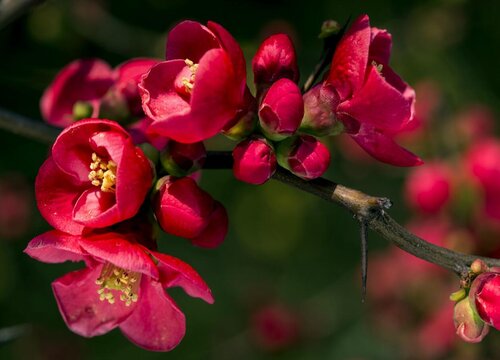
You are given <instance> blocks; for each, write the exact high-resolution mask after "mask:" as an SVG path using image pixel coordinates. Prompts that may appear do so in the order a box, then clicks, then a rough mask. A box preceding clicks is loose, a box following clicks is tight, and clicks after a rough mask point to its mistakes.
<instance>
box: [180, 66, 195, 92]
mask: <svg viewBox="0 0 500 360" xmlns="http://www.w3.org/2000/svg"><path fill="white" fill-rule="evenodd" d="M184 62H185V63H186V65H187V66H188V68H189V71H190V72H191V75H190V76H189V78H187V77H183V78H182V85H184V89H185V91H186V92H187V93H189V94H190V93H191V91H193V87H194V79H195V76H196V70H198V64H195V63H194V62H193V61H192V60H189V59H186V60H184Z"/></svg>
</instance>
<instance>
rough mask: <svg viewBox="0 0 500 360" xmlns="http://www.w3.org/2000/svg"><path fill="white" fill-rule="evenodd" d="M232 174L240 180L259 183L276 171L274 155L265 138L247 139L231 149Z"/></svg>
mask: <svg viewBox="0 0 500 360" xmlns="http://www.w3.org/2000/svg"><path fill="white" fill-rule="evenodd" d="M233 158H234V165H233V174H234V177H235V178H236V179H238V180H240V181H244V182H247V183H250V184H255V185H260V184H263V183H265V182H266V181H267V180H268V179H269V178H270V177H271V176H272V175H273V174H274V172H275V171H276V164H277V163H276V155H275V153H274V149H273V147H272V145H271V144H269V143H268V142H267V141H266V139H262V138H254V139H247V140H245V141H242V142H241V143H239V144H238V145H237V146H236V147H235V148H234V150H233Z"/></svg>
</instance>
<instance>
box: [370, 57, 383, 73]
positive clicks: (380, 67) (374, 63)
mask: <svg viewBox="0 0 500 360" xmlns="http://www.w3.org/2000/svg"><path fill="white" fill-rule="evenodd" d="M372 65H373V66H374V67H375V69H376V70H377V71H378V73H379V74H382V70H383V69H384V65H383V64H377V63H376V62H375V60H372Z"/></svg>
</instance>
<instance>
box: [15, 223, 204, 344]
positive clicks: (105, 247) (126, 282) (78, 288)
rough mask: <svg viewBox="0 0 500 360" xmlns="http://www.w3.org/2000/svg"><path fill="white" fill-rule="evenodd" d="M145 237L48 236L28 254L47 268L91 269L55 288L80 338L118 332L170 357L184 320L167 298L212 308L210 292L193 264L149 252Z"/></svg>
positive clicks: (68, 321)
mask: <svg viewBox="0 0 500 360" xmlns="http://www.w3.org/2000/svg"><path fill="white" fill-rule="evenodd" d="M144 237H145V234H144V232H143V231H141V232H140V233H139V232H133V231H130V230H125V231H121V232H120V231H109V232H108V231H106V232H94V233H89V234H87V235H86V236H72V235H69V234H65V233H62V232H60V231H56V230H53V231H49V232H46V233H44V234H42V235H39V236H37V237H36V238H34V239H33V240H31V242H30V243H29V244H28V247H27V248H26V250H25V252H26V253H27V254H28V255H29V256H31V257H32V258H34V259H37V260H39V261H42V262H47V263H60V262H64V261H84V262H85V264H86V268H85V269H83V270H77V271H73V272H70V273H68V274H66V275H64V276H63V277H61V278H59V279H57V280H55V281H54V282H53V283H52V289H53V291H54V295H55V298H56V301H57V305H58V307H59V311H60V312H61V315H62V317H63V319H64V321H65V322H66V324H67V326H68V327H69V328H70V329H71V330H72V331H73V332H75V333H77V334H79V335H81V336H85V337H93V336H97V335H103V334H105V333H107V332H109V331H111V330H113V329H115V328H117V327H118V328H120V330H121V331H122V333H123V334H124V335H125V336H126V337H127V338H128V339H129V340H130V341H132V342H133V343H134V344H136V345H138V346H140V347H142V348H144V349H147V350H153V351H169V350H171V349H173V348H174V347H175V346H177V344H178V343H179V342H180V341H181V340H182V338H183V336H184V334H185V331H186V323H185V317H184V314H183V313H182V312H181V310H180V309H179V308H178V307H177V305H176V304H175V302H174V301H173V300H172V298H171V297H170V296H169V295H168V294H167V293H166V292H165V290H164V289H168V288H171V287H174V286H180V287H182V288H183V289H184V291H185V292H186V293H187V294H188V295H190V296H192V297H197V298H201V299H203V300H205V301H206V302H208V303H210V304H211V303H213V301H214V299H213V297H212V294H211V292H210V289H209V288H208V286H207V285H206V284H205V282H204V281H203V280H202V279H201V277H200V276H199V275H198V274H197V273H196V271H195V270H193V268H191V267H190V266H189V265H188V264H186V263H184V262H182V261H181V260H179V259H176V258H174V257H172V256H169V255H164V254H160V253H158V252H155V251H151V250H149V249H148V248H147V247H145V246H144V245H143V244H141V243H140V240H141V239H142V238H144Z"/></svg>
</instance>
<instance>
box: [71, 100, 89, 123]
mask: <svg viewBox="0 0 500 360" xmlns="http://www.w3.org/2000/svg"><path fill="white" fill-rule="evenodd" d="M93 111H94V108H93V107H92V105H91V104H90V103H88V102H86V101H77V102H76V103H75V105H73V119H75V120H81V119H86V118H89V117H92V112H93Z"/></svg>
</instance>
